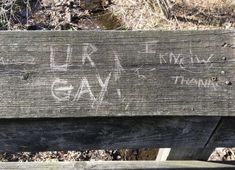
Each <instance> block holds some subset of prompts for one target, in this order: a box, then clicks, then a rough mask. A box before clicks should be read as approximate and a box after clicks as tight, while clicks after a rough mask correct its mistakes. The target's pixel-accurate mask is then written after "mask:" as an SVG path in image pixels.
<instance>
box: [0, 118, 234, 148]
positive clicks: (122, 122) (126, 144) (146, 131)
mask: <svg viewBox="0 0 235 170" xmlns="http://www.w3.org/2000/svg"><path fill="white" fill-rule="evenodd" d="M219 120H220V118H218V117H134V118H133V117H115V118H111V117H109V118H77V119H74V118H73V119H72V118H71V119H70V118H69V119H68V118H66V119H65V118H63V119H33V120H29V119H25V120H23V119H18V120H15V119H9V120H0V152H21V151H31V152H34V151H61V150H86V149H90V150H91V149H128V148H133V149H136V148H169V147H171V148H189V149H190V148H194V149H196V148H199V149H203V148H205V147H206V146H207V147H209V146H210V145H208V142H209V141H210V138H211V136H212V135H211V134H213V132H214V129H216V127H217V124H218V121H219ZM221 140H223V139H221ZM231 140H232V141H231V142H230V143H229V145H227V146H233V145H234V141H235V139H231ZM212 145H213V143H212ZM220 145H223V143H220ZM213 147H214V145H213ZM217 147H218V146H217Z"/></svg>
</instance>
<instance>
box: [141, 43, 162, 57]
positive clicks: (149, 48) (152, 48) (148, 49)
mask: <svg viewBox="0 0 235 170" xmlns="http://www.w3.org/2000/svg"><path fill="white" fill-rule="evenodd" d="M157 43H158V41H147V42H145V43H144V46H145V49H144V51H138V53H144V54H155V53H156V44H157Z"/></svg>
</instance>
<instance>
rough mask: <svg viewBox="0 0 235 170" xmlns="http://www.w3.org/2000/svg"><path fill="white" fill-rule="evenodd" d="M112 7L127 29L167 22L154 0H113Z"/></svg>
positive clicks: (149, 27)
mask: <svg viewBox="0 0 235 170" xmlns="http://www.w3.org/2000/svg"><path fill="white" fill-rule="evenodd" d="M110 9H111V11H112V12H113V13H114V14H115V15H117V16H120V17H121V20H122V22H123V24H124V25H125V27H126V28H127V29H133V30H139V29H141V30H146V29H152V28H154V27H159V26H162V25H163V23H164V22H166V21H165V19H164V16H163V14H162V13H161V12H160V10H159V8H158V6H157V4H156V3H154V0H113V5H111V7H110Z"/></svg>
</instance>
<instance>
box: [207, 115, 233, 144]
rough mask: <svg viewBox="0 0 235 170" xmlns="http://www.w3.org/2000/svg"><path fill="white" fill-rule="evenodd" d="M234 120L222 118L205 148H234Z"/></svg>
mask: <svg viewBox="0 0 235 170" xmlns="http://www.w3.org/2000/svg"><path fill="white" fill-rule="evenodd" d="M234 124H235V120H234V119H229V118H227V117H224V118H222V120H221V121H220V124H219V125H218V127H217V128H216V130H214V133H213V134H212V135H211V138H210V140H209V141H208V143H207V145H206V147H216V146H221V147H228V146H232V145H233V146H234V144H235V142H234V140H235V127H234Z"/></svg>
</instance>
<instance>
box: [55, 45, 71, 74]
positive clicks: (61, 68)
mask: <svg viewBox="0 0 235 170" xmlns="http://www.w3.org/2000/svg"><path fill="white" fill-rule="evenodd" d="M50 52H51V53H50V68H51V69H52V70H55V71H67V69H68V65H69V63H70V61H71V57H72V47H71V45H70V44H68V45H67V56H66V61H65V64H62V65H57V64H55V47H54V46H51V47H50Z"/></svg>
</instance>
